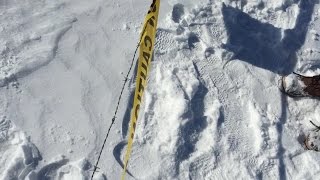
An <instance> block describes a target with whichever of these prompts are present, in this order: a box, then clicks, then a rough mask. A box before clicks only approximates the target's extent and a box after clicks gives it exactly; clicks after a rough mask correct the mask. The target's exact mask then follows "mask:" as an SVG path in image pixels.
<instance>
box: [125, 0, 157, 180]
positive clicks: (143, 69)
mask: <svg viewBox="0 0 320 180" xmlns="http://www.w3.org/2000/svg"><path fill="white" fill-rule="evenodd" d="M159 7H160V0H153V2H152V4H151V6H150V10H149V11H148V14H147V16H146V18H145V21H144V24H143V31H142V33H141V41H140V52H139V60H138V71H137V78H136V89H135V92H134V100H133V107H132V110H131V120H130V130H129V137H128V146H127V151H126V155H125V159H124V167H123V172H122V175H121V179H122V180H124V178H125V175H126V170H127V166H128V161H129V158H130V154H131V150H132V143H133V137H134V132H135V130H136V125H137V119H138V114H139V109H140V104H141V102H142V97H143V93H144V90H145V88H146V84H147V77H148V73H149V67H150V64H151V59H152V54H153V49H154V42H155V37H156V30H157V23H158V15H159Z"/></svg>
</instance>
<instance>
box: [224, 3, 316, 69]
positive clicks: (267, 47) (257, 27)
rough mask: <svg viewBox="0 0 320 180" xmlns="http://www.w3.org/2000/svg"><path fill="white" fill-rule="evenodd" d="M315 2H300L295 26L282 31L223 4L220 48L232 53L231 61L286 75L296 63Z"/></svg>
mask: <svg viewBox="0 0 320 180" xmlns="http://www.w3.org/2000/svg"><path fill="white" fill-rule="evenodd" d="M315 3H316V1H314V0H301V1H300V3H299V8H300V12H299V15H298V17H297V19H296V25H295V27H294V28H293V29H286V30H282V29H280V28H277V27H274V26H273V25H271V24H268V23H262V22H260V21H258V20H256V19H254V18H251V17H250V16H249V15H248V14H246V13H244V12H242V11H240V10H239V9H236V8H233V7H230V6H226V5H225V4H223V7H222V14H223V19H224V23H225V27H226V29H227V33H228V41H227V43H226V44H224V45H223V48H225V49H226V50H228V51H231V52H233V53H234V56H233V59H239V60H241V61H246V62H248V63H250V64H252V65H254V66H257V67H260V68H263V69H266V70H269V71H272V72H274V73H278V74H280V75H286V74H289V73H291V72H292V71H293V70H294V67H295V65H296V62H297V58H296V52H297V50H299V49H300V48H301V46H302V45H303V43H304V41H305V39H306V34H307V30H308V24H309V22H310V21H311V16H312V14H313V9H314V6H315ZM282 32H283V35H282Z"/></svg>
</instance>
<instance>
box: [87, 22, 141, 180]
mask: <svg viewBox="0 0 320 180" xmlns="http://www.w3.org/2000/svg"><path fill="white" fill-rule="evenodd" d="M146 28H147V25H146V26H145V27H144V29H143V31H142V35H141V37H140V40H139V43H138V44H137V47H136V50H135V51H134V55H133V58H132V60H131V64H130V68H129V70H128V73H127V75H126V76H125V79H124V82H123V85H122V88H121V92H120V95H119V98H118V103H117V106H116V110H115V112H114V115H113V117H112V121H111V124H110V126H109V129H108V132H107V135H106V137H105V138H104V141H103V144H102V147H101V150H100V153H99V156H98V160H97V162H96V164H95V165H94V169H93V173H92V176H91V180H92V179H93V176H94V174H95V172H96V171H97V169H98V164H99V161H100V158H101V154H102V151H103V149H104V147H105V144H106V142H107V139H108V137H109V133H110V130H111V128H112V126H113V124H114V122H115V120H116V115H117V113H118V109H119V106H120V101H121V98H122V94H123V91H124V88H125V86H126V83H127V82H128V77H129V75H130V72H131V70H132V67H133V63H134V60H135V57H136V54H137V51H138V48H139V46H140V44H141V41H142V37H143V34H144V33H145V31H146Z"/></svg>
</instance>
